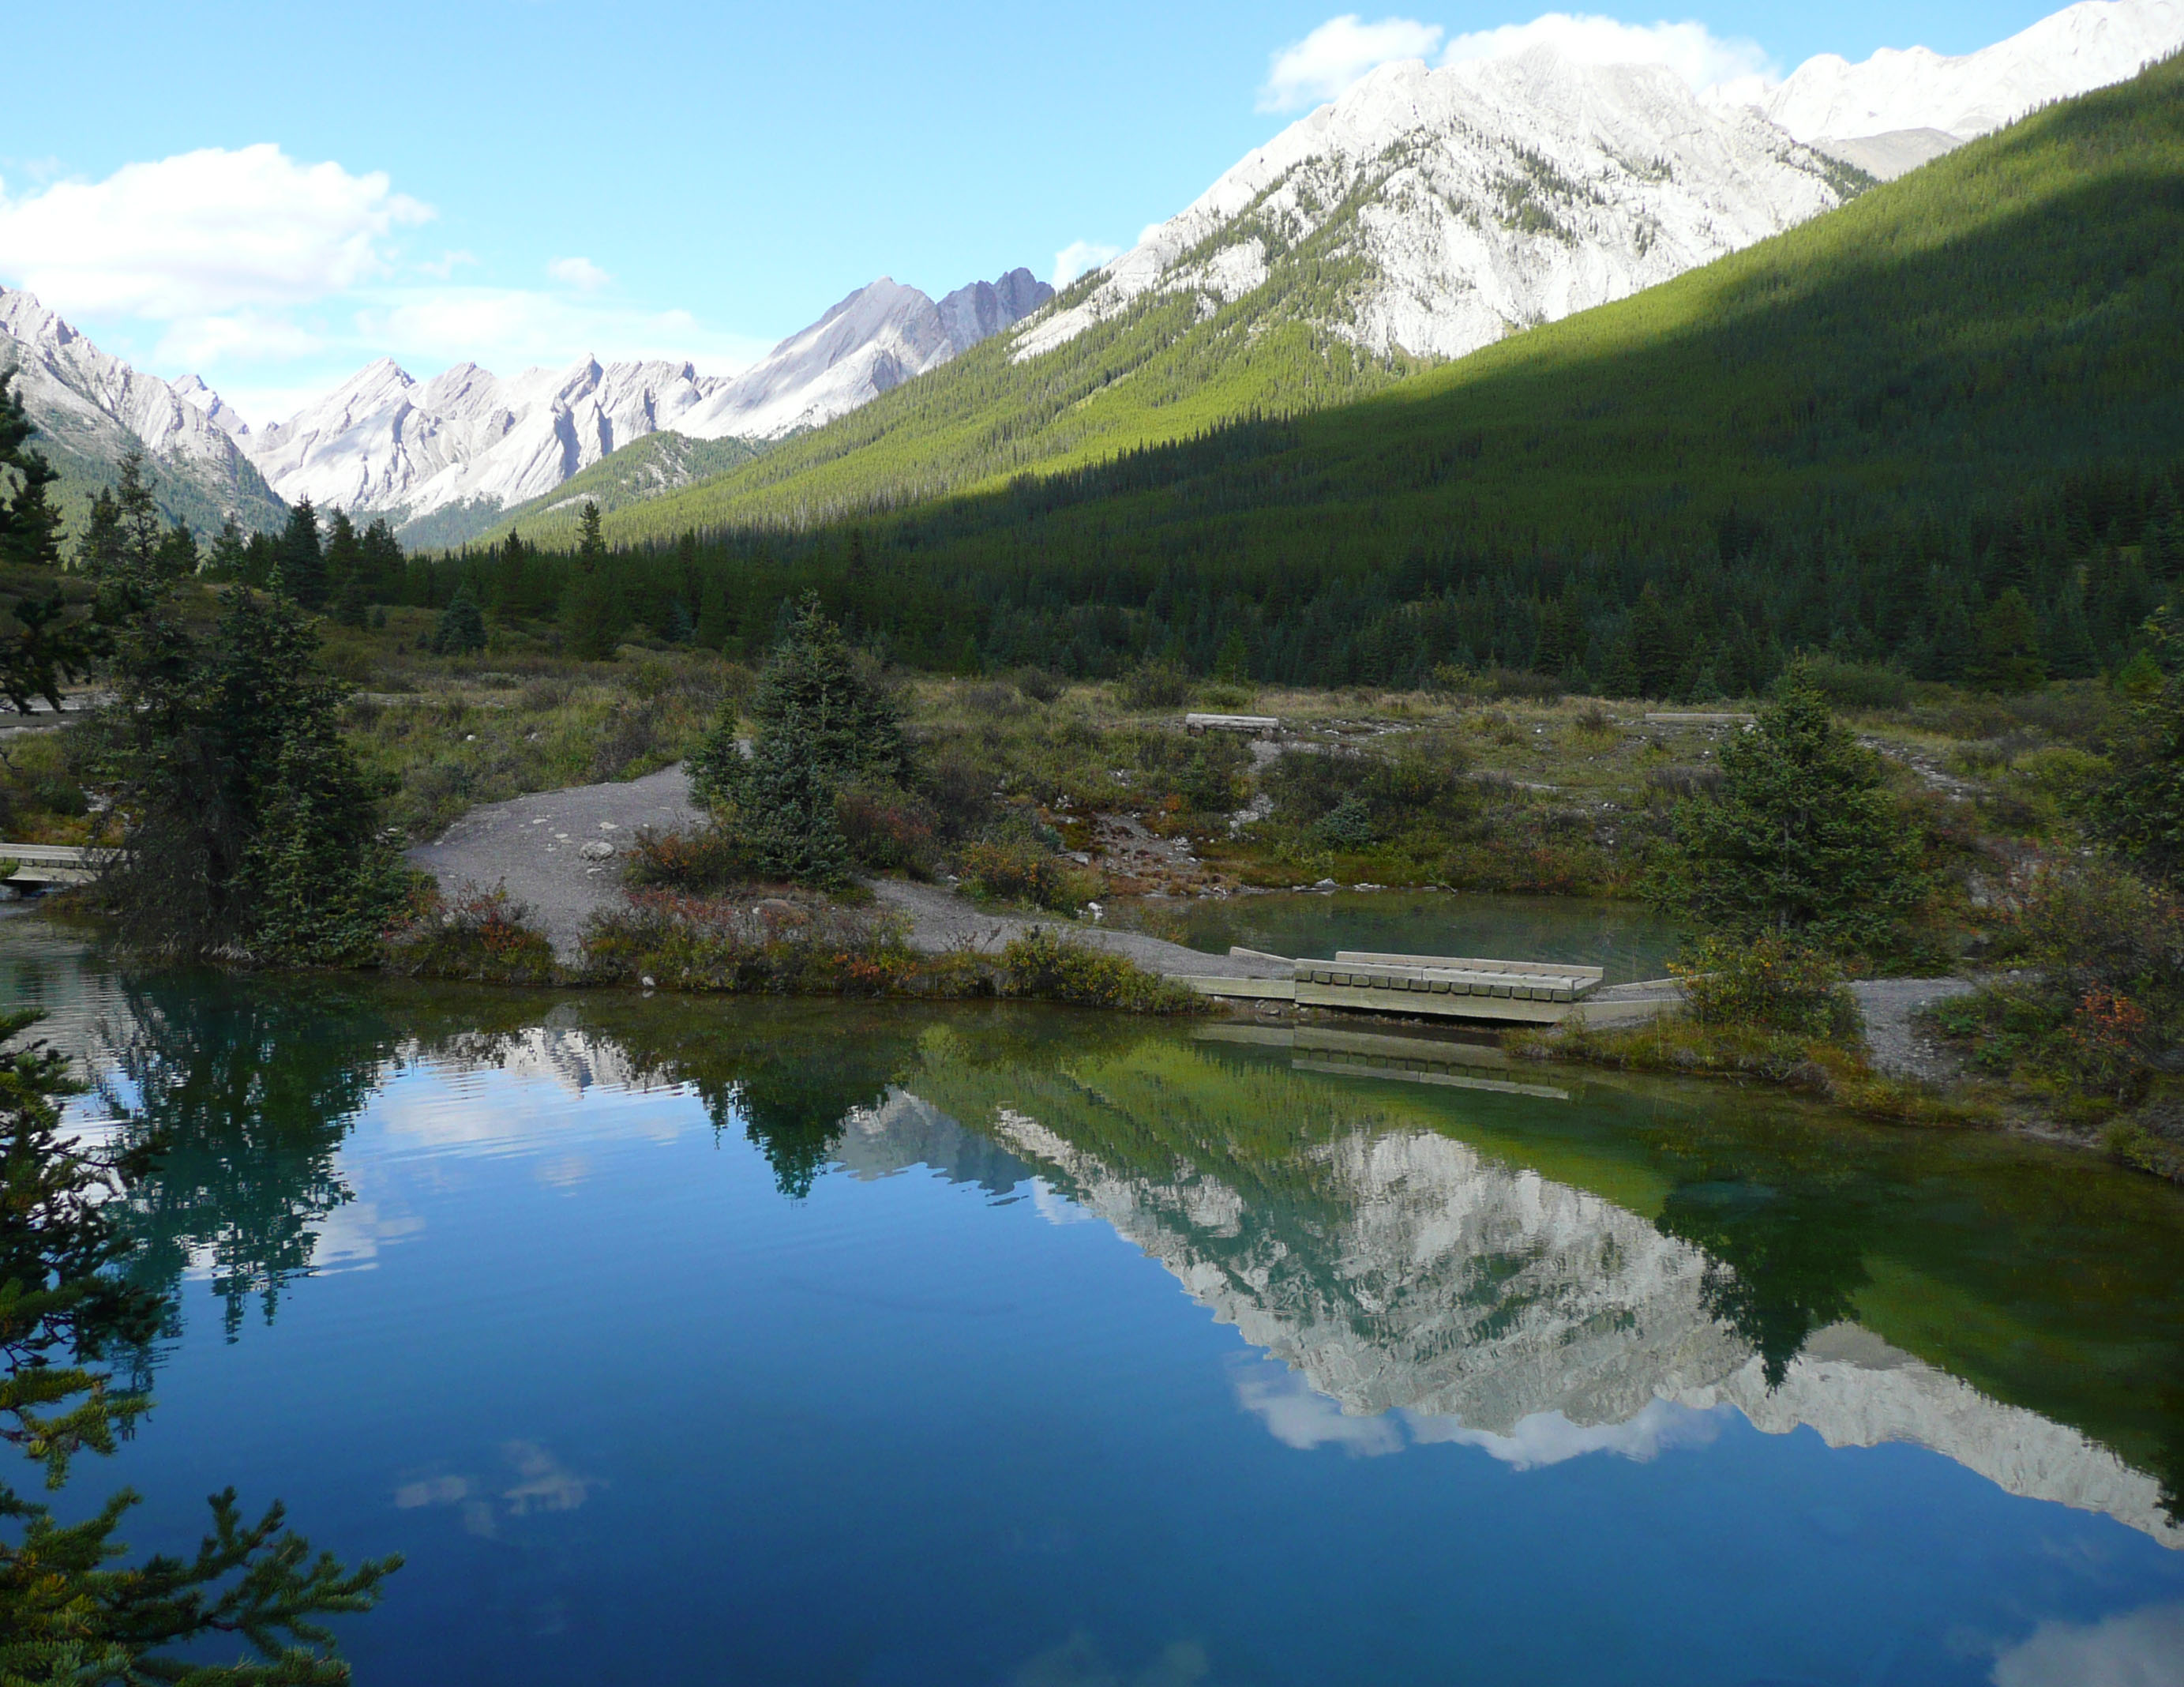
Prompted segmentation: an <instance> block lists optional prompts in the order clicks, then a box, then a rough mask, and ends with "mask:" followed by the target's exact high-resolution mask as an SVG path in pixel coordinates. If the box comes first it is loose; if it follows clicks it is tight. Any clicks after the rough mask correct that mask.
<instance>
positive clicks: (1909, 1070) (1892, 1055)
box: [1850, 978, 1979, 1084]
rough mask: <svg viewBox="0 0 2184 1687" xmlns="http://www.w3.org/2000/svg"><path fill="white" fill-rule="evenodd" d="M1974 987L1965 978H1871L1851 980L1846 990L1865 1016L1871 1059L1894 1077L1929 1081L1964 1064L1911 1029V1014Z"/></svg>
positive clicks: (1949, 1077) (1956, 1073) (1945, 1077)
mask: <svg viewBox="0 0 2184 1687" xmlns="http://www.w3.org/2000/svg"><path fill="white" fill-rule="evenodd" d="M1978 988H1979V986H1977V985H1975V984H1974V983H1973V982H1972V981H1971V980H1970V979H1968V978H1875V979H1865V980H1860V981H1859V982H1858V983H1855V984H1853V985H1852V986H1851V987H1850V990H1851V994H1852V995H1853V996H1855V997H1858V1009H1859V1011H1860V1012H1862V1013H1863V1014H1864V1015H1865V1041H1866V1045H1867V1047H1869V1048H1870V1049H1871V1050H1872V1051H1873V1064H1875V1066H1876V1067H1878V1068H1879V1069H1880V1070H1881V1071H1884V1072H1886V1073H1889V1074H1891V1075H1894V1076H1897V1077H1900V1078H1918V1079H1921V1080H1923V1081H1925V1082H1927V1083H1930V1084H1946V1083H1948V1082H1950V1081H1953V1080H1954V1079H1956V1078H1958V1077H1960V1076H1962V1075H1963V1073H1964V1064H1963V1063H1962V1062H1961V1061H1960V1060H1959V1059H1958V1058H1957V1056H1956V1054H1955V1053H1954V1052H1953V1050H1951V1049H1949V1048H1948V1047H1946V1046H1945V1045H1943V1044H1942V1043H1941V1042H1937V1041H1936V1040H1935V1039H1934V1038H1933V1037H1931V1036H1925V1035H1924V1034H1923V1033H1921V1032H1919V1031H1915V1030H1914V1029H1913V1027H1912V1024H1911V1016H1912V1014H1914V1013H1916V1012H1917V1011H1918V1010H1919V1008H1924V1007H1926V1006H1928V1005H1930V1004H1931V1003H1936V1002H1946V1001H1947V1000H1948V999H1949V997H1952V996H1964V995H1969V994H1970V992H1973V991H1975V990H1976V989H1978Z"/></svg>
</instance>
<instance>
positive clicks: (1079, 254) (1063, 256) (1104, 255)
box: [1047, 240, 1123, 293]
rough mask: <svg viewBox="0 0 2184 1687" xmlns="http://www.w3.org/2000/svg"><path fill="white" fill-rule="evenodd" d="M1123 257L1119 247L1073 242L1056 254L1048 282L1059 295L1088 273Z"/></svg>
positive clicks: (1085, 241)
mask: <svg viewBox="0 0 2184 1687" xmlns="http://www.w3.org/2000/svg"><path fill="white" fill-rule="evenodd" d="M1122 255H1123V249H1122V248H1121V247H1119V246H1102V245H1101V244H1100V243H1099V242H1098V241H1096V240H1073V241H1071V242H1070V243H1069V244H1067V246H1065V247H1063V248H1062V249H1061V250H1060V251H1059V252H1057V253H1056V254H1054V273H1053V274H1052V275H1050V276H1049V277H1047V280H1048V281H1049V282H1050V283H1051V284H1052V285H1053V288H1054V289H1055V291H1056V292H1057V293H1059V292H1060V291H1061V289H1062V288H1065V287H1067V286H1068V285H1069V283H1070V282H1073V281H1075V280H1076V279H1077V278H1078V277H1079V276H1081V275H1083V274H1084V272H1085V271H1088V270H1096V269H1099V268H1100V267H1101V266H1102V265H1106V264H1112V263H1113V262H1114V261H1115V260H1116V259H1117V258H1119V257H1121V256H1122Z"/></svg>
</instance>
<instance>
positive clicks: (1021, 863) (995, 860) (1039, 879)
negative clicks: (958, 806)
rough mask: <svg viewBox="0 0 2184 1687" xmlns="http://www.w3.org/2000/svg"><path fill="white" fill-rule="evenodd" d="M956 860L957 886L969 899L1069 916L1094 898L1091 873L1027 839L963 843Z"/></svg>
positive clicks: (1093, 879) (1095, 878)
mask: <svg viewBox="0 0 2184 1687" xmlns="http://www.w3.org/2000/svg"><path fill="white" fill-rule="evenodd" d="M959 859H960V862H961V867H962V869H963V888H964V890H965V891H967V893H968V894H969V895H971V896H973V897H980V898H984V899H990V900H992V901H995V902H1028V903H1030V904H1031V905H1032V906H1033V907H1034V908H1049V909H1051V910H1052V911H1053V912H1055V913H1075V912H1076V911H1077V910H1078V908H1082V907H1083V906H1084V903H1085V902H1087V901H1089V899H1090V898H1091V897H1094V896H1095V895H1097V894H1098V890H1097V885H1098V879H1097V876H1096V875H1095V874H1090V873H1086V872H1079V871H1077V870H1075V869H1073V868H1072V866H1071V864H1070V863H1068V862H1067V861H1065V860H1063V859H1062V858H1061V857H1059V856H1057V855H1056V854H1055V853H1054V852H1052V851H1051V850H1050V849H1047V848H1045V847H1043V846H1040V845H1039V843H1037V842H1035V841H1031V840H1028V839H1022V840H1004V841H993V842H981V843H974V844H967V845H966V846H964V848H963V851H962V853H961V857H959Z"/></svg>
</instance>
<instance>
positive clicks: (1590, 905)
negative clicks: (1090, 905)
mask: <svg viewBox="0 0 2184 1687" xmlns="http://www.w3.org/2000/svg"><path fill="white" fill-rule="evenodd" d="M1107 919H1108V921H1109V923H1111V924H1119V925H1125V926H1128V927H1131V928H1133V929H1135V930H1145V931H1151V932H1153V933H1155V934H1156V935H1157V936H1162V937H1166V938H1167V939H1168V940H1169V941H1172V942H1177V943H1181V944H1184V945H1185V946H1186V947H1190V948H1193V949H1200V950H1203V951H1204V952H1206V953H1207V954H1212V955H1225V954H1227V953H1228V952H1229V947H1230V946H1231V945H1232V944H1234V945H1239V946H1240V947H1244V948H1246V949H1257V950H1261V951H1262V952H1267V953H1270V954H1276V955H1289V956H1301V955H1332V954H1334V952H1335V951H1336V950H1338V949H1362V950H1366V951H1368V952H1382V951H1393V952H1397V953H1401V954H1412V955H1482V956H1486V957H1489V958H1495V959H1499V960H1506V961H1567V962H1571V963H1574V964H1579V965H1582V966H1596V967H1602V968H1604V969H1606V971H1607V982H1608V983H1610V984H1628V983H1631V982H1633V981H1635V980H1638V979H1642V978H1659V977H1660V976H1662V975H1663V972H1664V970H1665V969H1666V968H1667V966H1668V964H1669V957H1670V956H1672V955H1674V953H1675V952H1676V946H1677V943H1678V941H1679V936H1678V933H1677V931H1676V929H1675V927H1674V925H1672V924H1669V922H1668V921H1666V920H1663V919H1658V918H1657V917H1656V916H1654V915H1653V914H1652V913H1649V912H1647V910H1646V908H1643V907H1642V906H1641V905H1639V904H1636V903H1634V902H1608V901H1604V900H1596V899H1593V898H1589V897H1500V896H1493V897H1489V896H1468V895H1464V894H1461V893H1458V892H1454V891H1326V892H1318V891H1308V892H1304V893H1299V892H1296V891H1270V892H1266V893H1262V894H1259V895H1253V896H1238V897H1221V898H1213V897H1206V898H1191V899H1190V900H1184V899H1181V898H1177V899H1173V900H1172V899H1169V898H1167V897H1123V898H1118V899H1117V900H1116V901H1115V902H1112V903H1111V904H1110V905H1109V906H1108V908H1107Z"/></svg>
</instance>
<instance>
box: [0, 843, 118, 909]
mask: <svg viewBox="0 0 2184 1687" xmlns="http://www.w3.org/2000/svg"><path fill="white" fill-rule="evenodd" d="M111 854H113V851H111V850H106V849H91V848H86V846H83V845H81V844H28V843H0V884H4V885H7V886H8V889H9V890H11V891H14V892H15V894H16V895H17V896H35V895H36V894H37V893H38V892H39V891H50V890H53V889H54V888H55V887H57V886H58V885H87V884H89V883H90V882H91V881H92V880H93V879H96V878H97V876H98V872H99V869H100V868H102V867H103V866H104V865H105V864H106V860H107V857H109V856H110V855H111Z"/></svg>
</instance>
